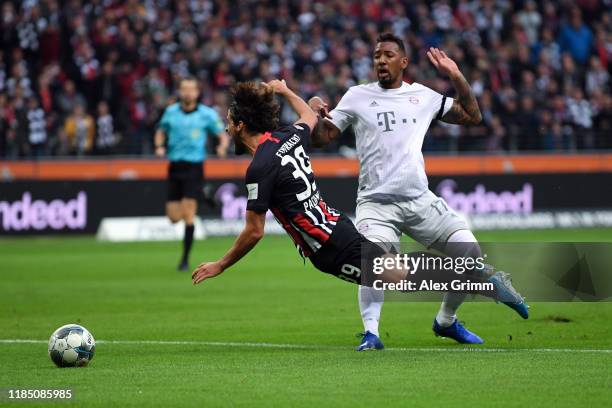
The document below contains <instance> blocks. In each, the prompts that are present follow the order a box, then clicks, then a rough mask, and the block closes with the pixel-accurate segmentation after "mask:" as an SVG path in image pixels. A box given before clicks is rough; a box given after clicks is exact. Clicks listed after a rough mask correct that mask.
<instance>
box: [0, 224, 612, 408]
mask: <svg viewBox="0 0 612 408" xmlns="http://www.w3.org/2000/svg"><path fill="white" fill-rule="evenodd" d="M477 235H478V237H479V239H481V240H483V241H488V242H491V241H513V242H521V241H525V240H530V241H534V240H535V241H539V240H541V241H591V242H601V241H612V231H611V230H603V229H598V230H557V231H524V232H509V231H508V232H489V233H480V234H477ZM231 242H232V240H231V239H210V240H206V241H201V242H196V243H195V248H194V253H193V256H192V258H193V260H192V261H193V262H194V263H195V261H196V260H197V261H204V260H213V259H216V258H217V257H218V256H220V255H221V254H222V253H223V252H224V251H225V250H226V248H227V247H228V245H229V244H230V243H231ZM179 250H180V243H177V242H170V243H169V242H163V243H133V244H110V243H98V242H96V241H95V240H94V239H93V238H90V237H84V238H69V239H68V238H41V239H2V240H0V278H1V283H0V389H4V391H3V392H4V393H6V389H7V388H21V389H23V388H29V389H42V388H56V389H57V388H71V389H73V390H74V400H72V401H70V402H66V401H64V402H25V403H21V405H20V404H18V403H15V402H10V401H7V400H6V399H4V400H1V401H0V405H5V406H35V405H39V406H57V405H70V406H88V407H97V406H99V407H108V406H117V407H123V406H147V407H153V406H159V407H162V406H163V407H167V406H194V407H195V406H197V407H205V406H248V407H252V406H265V407H286V406H307V407H312V406H324V407H325V406H346V407H355V406H374V407H376V406H483V407H491V406H516V407H535V406H543V407H544V406H546V407H548V406H555V407H564V406H567V407H577V406H589V407H595V406H605V405H608V404H610V397H611V395H612V394H611V393H612V392H611V389H612V369H611V367H612V337H611V334H612V324H611V323H610V322H611V321H612V305H611V304H610V303H589V304H587V303H536V304H533V305H532V308H531V318H530V319H529V320H527V321H523V320H522V319H520V318H519V317H518V316H517V315H516V314H514V313H513V312H512V311H511V310H510V309H508V308H506V307H504V306H502V305H497V304H495V303H493V302H472V303H467V304H465V305H464V306H463V307H462V309H461V310H460V319H461V320H463V321H465V322H466V324H467V326H468V327H469V328H471V329H473V330H474V331H475V332H476V333H478V334H479V335H481V336H482V337H483V338H484V339H485V342H486V343H485V344H484V345H482V346H479V347H477V348H476V347H472V348H470V347H466V346H462V345H458V344H455V343H454V342H452V341H450V340H447V339H439V338H436V337H434V336H433V334H432V332H431V321H432V319H433V317H434V315H435V313H436V311H437V308H438V304H436V303H417V302H413V303H406V302H388V303H387V304H385V306H384V308H383V318H382V322H381V337H382V339H383V341H384V342H385V345H386V347H387V350H385V351H383V352H367V353H357V352H355V351H353V347H354V346H355V345H356V344H357V341H358V339H357V338H355V337H354V334H355V333H357V332H359V331H360V329H361V319H360V317H359V313H358V307H357V292H356V287H355V286H353V285H350V284H348V283H345V282H342V281H340V280H339V279H336V278H333V277H330V276H326V275H324V274H321V273H319V272H317V271H316V270H315V269H314V268H313V267H312V266H311V265H310V264H308V263H307V264H306V265H304V264H303V263H302V261H301V259H300V258H299V257H298V256H297V254H296V252H295V250H294V249H293V246H292V244H291V243H290V241H289V239H288V238H286V237H266V238H264V240H263V241H262V242H261V243H260V245H259V246H258V247H257V248H256V249H255V250H254V251H253V252H252V253H251V254H249V255H248V256H247V258H246V259H244V260H243V261H242V262H241V263H239V264H238V265H237V266H235V267H234V268H232V269H230V270H228V271H226V272H225V273H224V274H223V275H222V276H221V277H219V278H216V279H213V280H211V281H207V282H205V283H204V284H202V285H200V286H197V287H194V286H192V285H191V282H190V276H189V274H186V273H178V272H176V271H175V270H174V267H175V264H176V262H177V260H178V255H179ZM517 286H519V285H517ZM72 322H77V323H80V324H82V325H84V326H85V327H87V328H88V329H89V330H90V331H91V332H92V333H93V334H94V336H95V337H96V340H97V341H98V344H97V352H96V356H95V358H94V360H93V362H92V364H91V366H90V367H87V368H84V369H58V368H55V366H54V365H53V364H52V362H51V360H50V359H49V357H48V356H47V349H46V347H47V346H46V340H47V339H48V337H49V335H50V334H51V333H52V332H53V330H55V329H56V328H57V327H59V326H61V325H63V324H66V323H72ZM14 340H34V341H33V342H16V341H14Z"/></svg>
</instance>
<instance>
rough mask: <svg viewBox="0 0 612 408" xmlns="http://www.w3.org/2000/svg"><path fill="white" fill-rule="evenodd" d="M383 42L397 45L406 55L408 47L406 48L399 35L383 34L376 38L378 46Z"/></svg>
mask: <svg viewBox="0 0 612 408" xmlns="http://www.w3.org/2000/svg"><path fill="white" fill-rule="evenodd" d="M381 42H392V43H396V44H397V46H398V48H399V49H400V51H401V52H402V53H403V54H406V47H405V46H404V41H402V39H401V38H399V37H398V36H397V35H395V34H393V33H382V34H380V35H379V36H378V37H377V38H376V44H378V43H381Z"/></svg>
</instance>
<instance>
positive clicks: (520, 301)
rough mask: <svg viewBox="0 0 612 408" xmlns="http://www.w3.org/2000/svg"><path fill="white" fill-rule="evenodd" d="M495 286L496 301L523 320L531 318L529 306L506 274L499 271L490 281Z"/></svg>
mask: <svg viewBox="0 0 612 408" xmlns="http://www.w3.org/2000/svg"><path fill="white" fill-rule="evenodd" d="M488 281H489V282H491V283H492V284H493V285H494V286H495V301H496V302H502V303H503V304H504V305H506V306H508V307H509V308H510V309H512V310H514V311H515V312H516V313H518V314H519V315H520V316H521V317H522V318H523V319H527V318H529V306H527V304H526V303H525V299H524V298H523V297H522V296H521V295H520V294H519V293H518V292H517V291H516V289H514V286H512V279H510V275H509V274H507V273H506V272H502V271H498V272H495V274H494V275H493V276H491V277H490V278H489V279H488Z"/></svg>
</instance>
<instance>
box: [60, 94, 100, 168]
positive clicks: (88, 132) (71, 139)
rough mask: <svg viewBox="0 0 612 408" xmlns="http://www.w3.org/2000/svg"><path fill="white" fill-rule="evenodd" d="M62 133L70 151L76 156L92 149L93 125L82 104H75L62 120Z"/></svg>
mask: <svg viewBox="0 0 612 408" xmlns="http://www.w3.org/2000/svg"><path fill="white" fill-rule="evenodd" d="M64 133H65V135H66V139H67V141H68V145H69V147H70V152H71V153H72V154H76V155H77V156H82V155H84V154H88V153H90V152H91V151H92V147H93V140H94V134H95V127H94V121H93V118H92V117H91V116H90V115H89V114H87V113H86V112H85V109H84V107H83V105H76V106H75V107H74V109H73V111H72V113H71V114H70V116H68V117H67V118H66V121H65V122H64Z"/></svg>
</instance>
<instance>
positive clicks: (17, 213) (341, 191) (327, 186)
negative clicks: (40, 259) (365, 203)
mask: <svg viewBox="0 0 612 408" xmlns="http://www.w3.org/2000/svg"><path fill="white" fill-rule="evenodd" d="M611 180H612V173H589V174H580V173H566V174H503V175H501V174H500V175H457V176H454V175H446V176H433V177H430V178H429V188H430V189H431V190H432V191H433V192H434V193H435V194H437V195H439V196H440V197H442V198H444V200H445V201H446V202H447V203H448V204H449V206H451V207H452V208H453V209H455V210H456V211H458V212H461V213H463V214H465V215H466V216H468V217H469V218H470V219H472V220H475V219H477V218H479V217H480V218H483V219H484V218H487V217H488V218H487V219H499V220H505V219H510V218H511V219H524V218H525V219H526V218H534V217H535V218H537V217H540V218H539V219H541V215H542V214H545V213H546V214H552V213H559V214H562V213H563V212H565V213H568V212H581V214H582V215H584V216H585V217H587V218H589V217H590V218H589V219H592V218H593V216H595V215H597V214H600V213H601V212H602V211H607V212H610V210H612V189H610V188H603V186H609V185H610V181H611ZM208 183H209V185H210V190H212V193H213V194H212V196H209V197H210V198H212V200H203V201H200V205H199V206H198V215H199V217H200V218H201V219H203V221H204V223H206V222H209V223H213V221H214V222H216V223H217V224H219V223H232V222H234V223H242V219H243V217H244V214H245V210H246V203H247V199H246V197H247V191H246V188H245V186H244V180H239V179H216V180H209V181H208ZM357 184H358V183H357V178H356V177H320V178H318V179H317V186H318V187H319V190H320V191H321V194H322V196H323V197H324V198H325V201H327V202H328V203H329V204H330V205H331V206H333V207H334V208H335V209H337V210H339V211H342V212H344V213H346V214H348V215H353V214H355V207H356V196H357V189H358V186H357ZM165 204H166V181H165V180H122V181H119V180H97V181H67V180H65V181H12V182H0V235H32V234H42V235H48V234H83V233H95V232H96V231H97V229H98V227H99V225H100V222H101V221H102V219H104V218H111V217H113V218H116V217H149V216H164V213H165ZM586 212H588V213H589V214H591V215H589V214H586ZM498 215H499V217H498ZM268 216H269V217H270V216H271V215H270V214H268ZM587 218H584V219H582V218H581V219H580V220H578V221H580V222H581V223H583V224H584V222H586V221H588V220H587ZM606 219H607V218H606ZM585 220H586V221H585ZM583 221H584V222H583ZM597 222H599V221H597ZM606 222H607V221H606ZM599 223H600V222H599ZM270 224H272V223H270ZM219 225H220V224H219ZM506 227H508V226H506ZM543 227H546V226H543ZM482 228H484V227H482Z"/></svg>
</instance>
